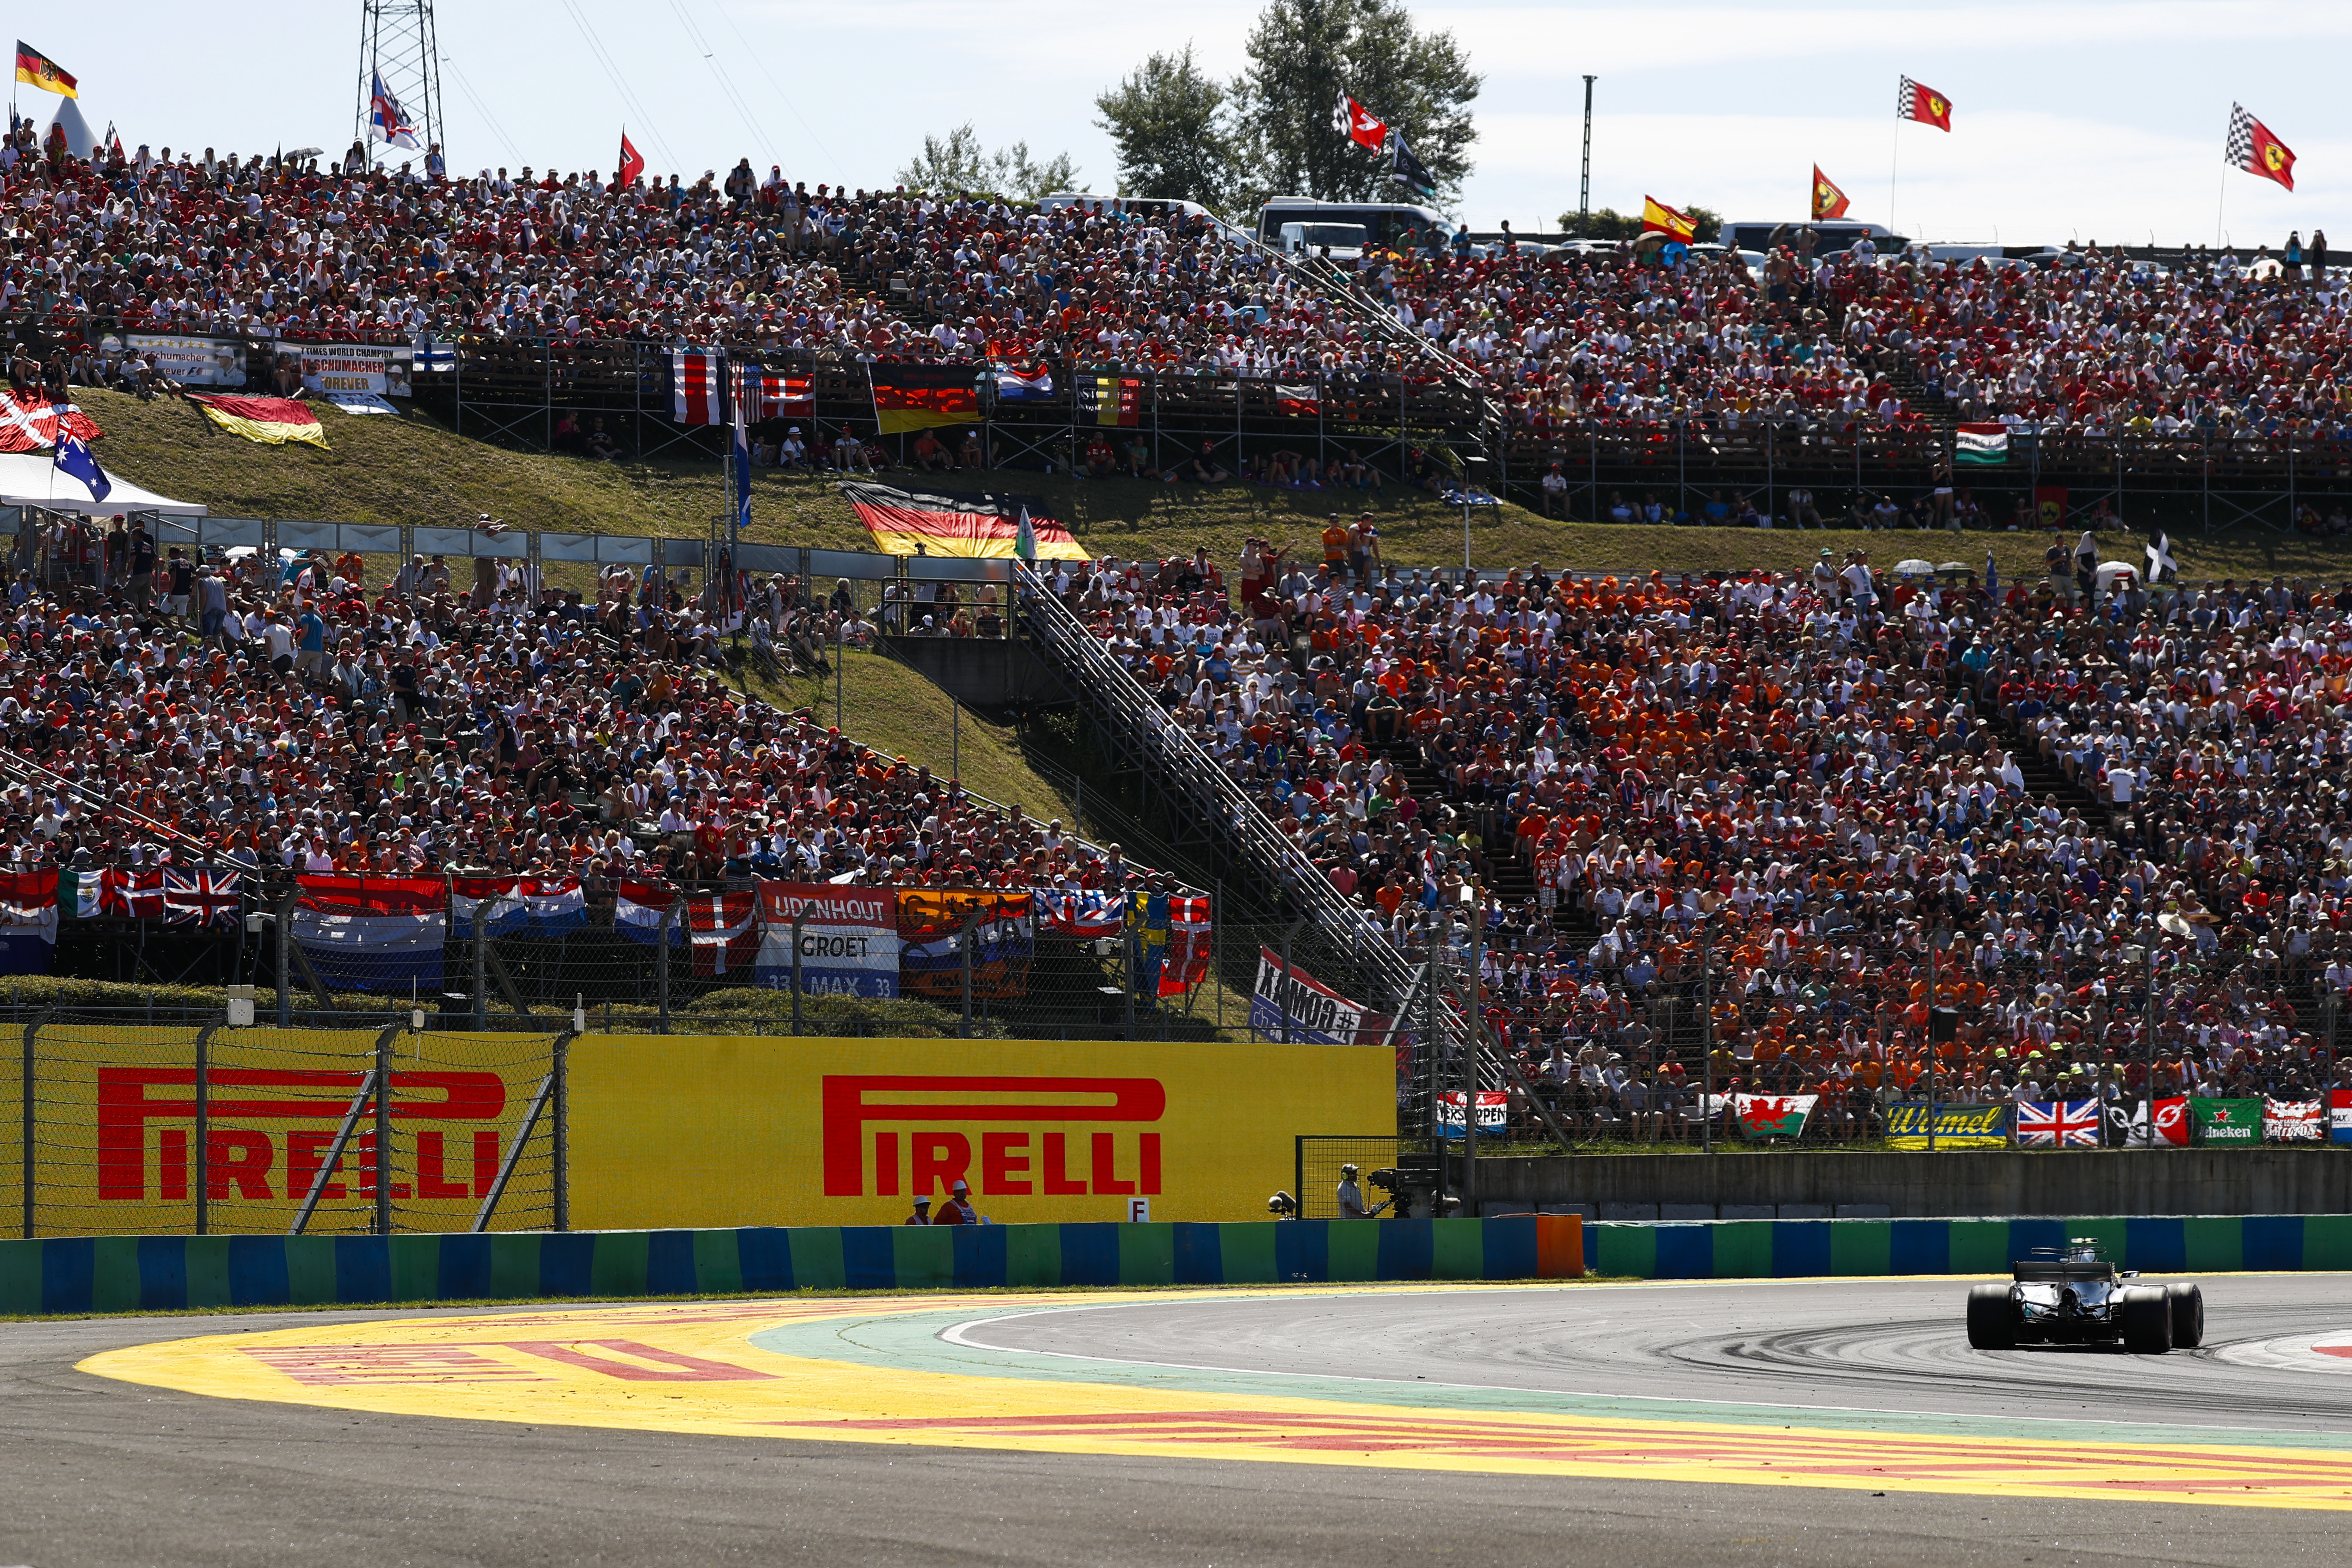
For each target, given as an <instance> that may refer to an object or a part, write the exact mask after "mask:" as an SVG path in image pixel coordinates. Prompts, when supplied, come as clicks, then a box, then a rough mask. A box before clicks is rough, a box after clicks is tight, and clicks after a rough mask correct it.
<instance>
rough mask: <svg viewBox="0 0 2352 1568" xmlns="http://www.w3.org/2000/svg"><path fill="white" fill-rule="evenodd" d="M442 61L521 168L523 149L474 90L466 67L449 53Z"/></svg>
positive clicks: (508, 153) (458, 87) (510, 156)
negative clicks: (468, 78)
mask: <svg viewBox="0 0 2352 1568" xmlns="http://www.w3.org/2000/svg"><path fill="white" fill-rule="evenodd" d="M441 63H442V64H443V65H445V66H447V67H448V68H449V74H450V75H451V76H454V77H456V78H457V90H458V91H460V92H462V93H464V94H465V95H466V98H467V101H468V102H470V103H471V104H473V106H474V108H475V110H476V111H477V112H478V113H479V114H480V115H481V117H482V118H483V119H484V120H485V121H488V123H489V127H490V132H491V134H493V135H495V136H496V137H497V138H498V139H499V141H500V142H505V143H506V149H507V156H508V157H509V158H511V159H513V160H514V163H515V166H516V167H517V168H520V167H521V166H522V149H521V148H520V147H518V146H516V145H515V140H514V138H513V137H511V136H509V135H508V134H507V128H506V127H505V126H503V125H501V124H499V117H498V116H497V115H495V114H493V113H491V112H490V106H489V105H488V103H486V102H484V101H483V100H482V95H481V94H480V93H478V92H476V91H475V90H474V84H473V83H472V82H470V81H468V80H467V79H466V68H465V67H463V66H461V65H459V64H458V63H457V60H456V59H454V58H451V57H450V56H448V55H443V56H442V57H441Z"/></svg>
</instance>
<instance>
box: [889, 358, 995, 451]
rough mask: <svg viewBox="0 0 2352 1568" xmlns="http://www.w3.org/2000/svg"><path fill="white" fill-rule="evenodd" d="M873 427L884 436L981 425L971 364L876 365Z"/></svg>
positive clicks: (978, 394)
mask: <svg viewBox="0 0 2352 1568" xmlns="http://www.w3.org/2000/svg"><path fill="white" fill-rule="evenodd" d="M867 369H868V371H869V372H870V373H871V374H872V376H873V379H874V425H875V427H876V428H877V429H878V430H879V431H880V432H881V433H882V434H883V435H885V436H897V435H901V434H904V433H905V432H907V431H908V430H929V429H933V428H936V427H937V426H941V425H976V424H978V423H979V422H980V388H979V385H978V384H977V383H976V382H975V380H974V378H973V373H972V368H971V366H970V365H968V364H877V365H869V366H868V367H867Z"/></svg>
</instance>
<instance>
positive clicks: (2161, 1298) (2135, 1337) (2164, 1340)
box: [2116, 1285, 2172, 1355]
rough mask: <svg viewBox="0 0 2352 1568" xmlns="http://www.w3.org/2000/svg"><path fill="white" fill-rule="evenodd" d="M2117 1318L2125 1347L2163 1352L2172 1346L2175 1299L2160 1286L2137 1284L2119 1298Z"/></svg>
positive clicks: (2149, 1352) (2139, 1352)
mask: <svg viewBox="0 0 2352 1568" xmlns="http://www.w3.org/2000/svg"><path fill="white" fill-rule="evenodd" d="M2116 1324H2117V1326H2118V1327H2120V1328H2121V1329H2122V1330H2123V1339H2124V1349H2126V1350H2127V1351H2130V1352H2133V1353H2135V1354H2137V1355H2162V1354H2163V1353H2164V1352H2166V1351H2168V1350H2170V1349H2171V1348H2172V1300H2171V1298H2169V1297H2168V1296H2167V1295H2166V1294H2165V1293H2164V1290H2163V1288H2162V1287H2160V1286H2156V1285H2134V1286H2132V1287H2131V1288H2130V1289H2126V1290H2125V1291H2124V1292H2123V1293H2122V1294H2121V1295H2120V1296H2118V1297H2117V1298H2116Z"/></svg>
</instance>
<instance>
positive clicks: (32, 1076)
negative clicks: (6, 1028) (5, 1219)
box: [20, 1007, 57, 1241]
mask: <svg viewBox="0 0 2352 1568" xmlns="http://www.w3.org/2000/svg"><path fill="white" fill-rule="evenodd" d="M56 1011H57V1009H56V1008H54V1007H50V1008H44V1009H43V1010H42V1013H41V1016H39V1017H37V1018H36V1019H34V1020H33V1021H32V1022H31V1023H29V1024H27V1025H26V1026H25V1073H24V1079H23V1082H22V1084H21V1086H20V1087H21V1088H22V1089H24V1096H25V1099H24V1107H23V1109H24V1113H25V1129H24V1132H25V1148H24V1156H25V1157H24V1162H23V1165H22V1170H23V1173H24V1181H25V1226H24V1235H25V1239H26V1241H30V1240H32V1239H33V1090H34V1089H35V1087H36V1085H37V1082H38V1076H39V1075H38V1074H37V1073H36V1072H35V1070H34V1066H33V1061H34V1058H33V1048H34V1047H33V1039H34V1037H35V1036H37V1035H38V1034H39V1033H40V1032H41V1026H42V1025H43V1024H46V1023H47V1022H48V1021H49V1015H50V1014H51V1013H54V1012H56Z"/></svg>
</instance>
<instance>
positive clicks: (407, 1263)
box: [386, 1236, 441, 1301]
mask: <svg viewBox="0 0 2352 1568" xmlns="http://www.w3.org/2000/svg"><path fill="white" fill-rule="evenodd" d="M386 1239H387V1240H388V1241H389V1242H390V1243H391V1245H390V1247H388V1248H387V1250H388V1251H389V1253H390V1255H391V1265H392V1267H391V1275H392V1299H393V1300H395V1301H438V1300H441V1238H440V1237H437V1236H394V1237H387V1238H386Z"/></svg>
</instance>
